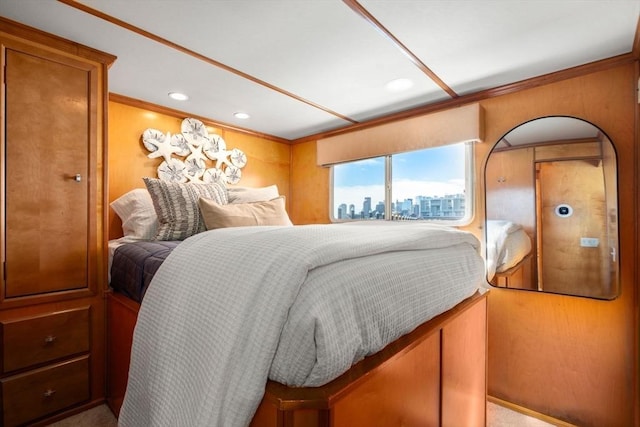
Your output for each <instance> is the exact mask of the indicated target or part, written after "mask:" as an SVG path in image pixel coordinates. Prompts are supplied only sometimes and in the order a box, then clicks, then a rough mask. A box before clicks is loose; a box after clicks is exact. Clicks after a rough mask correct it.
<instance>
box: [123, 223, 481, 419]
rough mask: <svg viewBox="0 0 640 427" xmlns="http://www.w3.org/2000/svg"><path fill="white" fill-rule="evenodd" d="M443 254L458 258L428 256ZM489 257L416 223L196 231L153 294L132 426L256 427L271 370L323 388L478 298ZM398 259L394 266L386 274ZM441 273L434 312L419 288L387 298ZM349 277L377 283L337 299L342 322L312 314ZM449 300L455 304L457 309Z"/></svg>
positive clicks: (130, 393)
mask: <svg viewBox="0 0 640 427" xmlns="http://www.w3.org/2000/svg"><path fill="white" fill-rule="evenodd" d="M439 248H445V249H443V250H444V256H445V258H439V259H441V261H440V262H433V260H429V258H430V256H431V254H433V253H435V252H436V251H435V250H439ZM477 249H478V242H477V240H476V239H475V237H474V236H473V235H471V234H469V233H465V232H460V231H457V230H454V229H449V228H444V227H439V226H431V225H428V224H416V223H412V224H408V225H406V226H398V225H395V224H394V225H391V226H380V225H376V226H375V227H373V228H369V227H363V226H361V225H357V226H349V225H312V226H298V227H246V228H244V227H243V228H230V229H221V230H215V231H210V232H206V233H201V234H199V235H196V236H193V237H191V238H189V239H187V240H185V241H184V242H183V243H181V244H180V245H179V246H178V247H177V248H176V249H175V250H174V251H173V253H172V254H171V255H170V256H169V257H168V258H167V260H166V261H165V262H164V263H163V265H162V266H161V267H160V269H159V270H158V272H157V273H156V276H155V278H154V279H153V282H152V283H151V285H150V286H149V288H148V290H147V293H146V295H145V299H144V301H143V303H142V306H141V309H140V313H139V315H138V321H137V324H136V329H135V333H134V343H133V349H132V354H131V366H130V373H129V383H128V387H127V394H126V397H125V401H124V404H123V406H122V410H121V412H120V418H119V423H120V425H121V426H126V427H129V426H161V425H162V426H225V427H227V426H245V425H248V423H249V422H250V420H251V418H252V416H253V413H254V411H255V409H256V408H257V405H258V404H259V403H260V400H261V398H262V395H263V394H264V387H265V384H266V381H267V377H268V375H271V376H272V378H274V379H276V380H278V381H281V382H288V383H291V384H297V385H317V384H322V383H324V382H327V381H328V380H330V379H332V378H334V377H335V376H337V375H339V374H340V373H341V372H342V371H344V370H345V369H347V368H348V367H349V366H350V365H351V364H352V363H353V362H355V361H357V359H359V358H361V357H364V356H365V355H366V354H369V353H371V352H375V351H377V349H379V348H382V347H384V345H386V343H388V342H390V341H392V340H394V339H395V338H397V337H398V336H400V335H402V334H404V333H406V332H409V331H410V330H412V329H413V328H414V327H415V326H417V325H418V324H420V323H422V322H424V321H425V320H427V319H429V318H431V317H433V316H435V315H437V314H439V313H440V312H442V311H445V310H447V309H448V308H451V307H452V306H453V305H455V304H456V303H457V302H458V301H461V300H462V299H464V298H466V297H468V296H470V295H471V294H473V292H474V291H475V290H476V289H477V287H478V285H479V284H480V282H481V281H482V280H483V276H484V273H483V270H484V267H483V262H482V259H481V258H480V256H479V255H478V253H477ZM456 254H464V256H457V255H456ZM440 256H442V255H440ZM421 260H423V261H424V260H428V261H424V262H421ZM388 262H391V263H392V265H394V266H395V268H394V269H389V268H385V265H387V264H388ZM416 264H417V265H418V267H416ZM461 265H462V266H461ZM416 268H417V269H416ZM429 269H431V270H434V272H435V271H437V272H438V273H439V274H440V275H439V276H437V277H438V279H437V281H442V282H444V283H445V284H446V286H445V288H444V291H443V290H442V288H441V289H440V290H439V291H438V292H437V293H436V294H435V297H433V299H434V300H435V304H434V308H433V309H428V310H421V309H420V307H423V306H429V305H430V304H429V301H427V300H425V298H426V299H429V298H428V297H425V296H424V295H420V294H415V293H414V294H411V293H402V292H400V293H399V295H402V297H401V298H400V299H399V300H397V301H395V302H394V303H392V304H391V306H385V305H382V304H381V301H382V300H384V299H385V298H388V297H389V295H395V294H398V292H397V291H398V290H399V289H400V286H401V284H402V283H408V284H409V287H410V288H411V287H413V288H416V289H418V288H421V287H429V284H428V283H424V282H428V280H427V276H426V274H427V273H424V274H423V271H424V272H426V271H427V270H429ZM358 272H360V273H358ZM363 272H364V273H365V274H364V275H363V274H362V273H363ZM338 277H342V278H343V280H342V282H341V284H349V283H351V284H356V283H367V282H371V284H372V286H370V287H368V288H370V290H369V291H366V290H362V289H361V288H360V287H353V288H354V289H356V290H354V291H353V293H352V295H353V296H354V298H352V299H354V301H346V299H345V298H341V300H340V301H342V303H340V302H339V301H338V302H336V301H331V302H329V303H328V304H331V305H335V304H336V303H337V304H342V305H345V309H344V310H343V311H341V312H340V313H342V314H340V315H338V316H333V315H331V314H330V313H331V311H328V310H324V309H323V308H322V304H320V306H319V307H320V308H316V309H314V310H316V311H315V312H313V313H312V315H311V317H309V316H307V317H306V318H305V316H304V315H303V313H308V312H309V311H313V310H311V309H310V308H309V307H310V306H309V305H305V304H308V302H309V301H310V300H316V299H317V298H318V294H316V293H314V291H313V289H315V288H318V289H321V293H324V294H325V295H331V294H333V293H334V292H333V290H331V288H328V289H324V288H323V286H324V284H326V283H330V284H331V283H334V281H333V280H328V279H336V278H338ZM458 281H460V282H464V285H458V286H456V283H457V282H458ZM385 283H391V284H392V285H390V286H389V287H387V286H385ZM420 283H424V286H419V284H420ZM340 286H342V285H340ZM394 286H396V288H395V289H394ZM366 288H367V287H365V288H363V289H366ZM358 289H359V290H358ZM334 290H335V289H334ZM444 294H453V295H455V298H454V300H451V299H450V300H449V301H445V299H444V298H442V296H443V295H444ZM412 295H413V296H412ZM356 297H357V298H356ZM367 299H368V300H369V301H368V302H367V303H365V302H358V301H359V300H367ZM305 301H306V302H305ZM316 302H317V301H316ZM349 305H351V306H349ZM376 305H377V306H378V309H376V310H373V311H377V312H380V313H382V315H381V316H380V317H377V318H376V319H377V320H374V321H373V323H374V324H373V325H369V326H370V327H367V328H363V329H359V326H358V325H359V322H361V321H363V320H364V322H365V324H369V323H371V318H370V317H367V316H370V315H371V310H370V309H366V308H363V307H370V306H374V307H375V306H376ZM316 306H317V304H316ZM334 308H335V307H334ZM367 310H369V311H367ZM323 316H324V317H327V318H331V319H333V322H331V321H327V320H326V319H323ZM310 318H311V319H313V320H309V319H310ZM305 319H306V320H305ZM308 328H310V330H309V329H308ZM335 329H337V330H338V332H339V333H338V334H337V335H336V334H335V333H333V332H335V331H332V330H335ZM290 331H292V332H293V333H290ZM296 332H297V333H296ZM281 335H282V339H281ZM285 337H287V338H285ZM368 347H370V348H368ZM334 359H336V360H334ZM336 366H337V368H336ZM270 370H271V374H269V372H270Z"/></svg>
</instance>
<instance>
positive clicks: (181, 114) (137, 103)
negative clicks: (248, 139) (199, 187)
mask: <svg viewBox="0 0 640 427" xmlns="http://www.w3.org/2000/svg"><path fill="white" fill-rule="evenodd" d="M109 101H113V102H117V103H120V104H124V105H129V106H131V107H136V108H140V109H143V110H147V111H153V112H154V113H158V114H164V115H167V116H170V117H176V118H178V119H184V118H185V117H193V118H194V119H198V120H200V121H201V122H202V123H204V124H205V125H206V126H212V127H215V128H221V129H224V130H228V131H233V132H238V133H243V134H245V135H251V136H255V137H258V138H262V139H267V140H270V141H275V142H281V143H283V144H291V141H290V140H288V139H284V138H280V137H277V136H273V135H268V134H265V133H260V132H256V131H252V130H251V129H245V128H239V127H236V126H233V125H230V124H227V123H222V122H217V121H214V120H212V119H209V118H206V117H203V116H198V115H195V114H192V113H187V112H185V111H180V110H175V109H173V108H169V107H164V106H162V105H158V104H153V103H151V102H147V101H142V100H140V99H135V98H129V97H128V96H124V95H118V94H116V93H109Z"/></svg>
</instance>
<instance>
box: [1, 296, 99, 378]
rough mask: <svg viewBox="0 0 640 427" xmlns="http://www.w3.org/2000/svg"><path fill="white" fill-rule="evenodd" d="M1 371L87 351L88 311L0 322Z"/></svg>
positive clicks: (83, 308) (13, 369) (80, 309)
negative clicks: (0, 333) (0, 337)
mask: <svg viewBox="0 0 640 427" xmlns="http://www.w3.org/2000/svg"><path fill="white" fill-rule="evenodd" d="M0 327H1V328H2V331H1V332H2V371H3V372H4V373H7V372H11V371H15V370H18V369H21V368H26V367H29V366H32V365H36V364H39V363H43V362H47V361H50V360H55V359H59V358H61V357H65V356H70V355H73V354H78V353H82V352H86V351H89V307H82V308H78V309H74V310H68V311H61V312H57V313H51V314H47V315H44V316H38V317H32V318H29V319H22V320H16V321H3V322H0Z"/></svg>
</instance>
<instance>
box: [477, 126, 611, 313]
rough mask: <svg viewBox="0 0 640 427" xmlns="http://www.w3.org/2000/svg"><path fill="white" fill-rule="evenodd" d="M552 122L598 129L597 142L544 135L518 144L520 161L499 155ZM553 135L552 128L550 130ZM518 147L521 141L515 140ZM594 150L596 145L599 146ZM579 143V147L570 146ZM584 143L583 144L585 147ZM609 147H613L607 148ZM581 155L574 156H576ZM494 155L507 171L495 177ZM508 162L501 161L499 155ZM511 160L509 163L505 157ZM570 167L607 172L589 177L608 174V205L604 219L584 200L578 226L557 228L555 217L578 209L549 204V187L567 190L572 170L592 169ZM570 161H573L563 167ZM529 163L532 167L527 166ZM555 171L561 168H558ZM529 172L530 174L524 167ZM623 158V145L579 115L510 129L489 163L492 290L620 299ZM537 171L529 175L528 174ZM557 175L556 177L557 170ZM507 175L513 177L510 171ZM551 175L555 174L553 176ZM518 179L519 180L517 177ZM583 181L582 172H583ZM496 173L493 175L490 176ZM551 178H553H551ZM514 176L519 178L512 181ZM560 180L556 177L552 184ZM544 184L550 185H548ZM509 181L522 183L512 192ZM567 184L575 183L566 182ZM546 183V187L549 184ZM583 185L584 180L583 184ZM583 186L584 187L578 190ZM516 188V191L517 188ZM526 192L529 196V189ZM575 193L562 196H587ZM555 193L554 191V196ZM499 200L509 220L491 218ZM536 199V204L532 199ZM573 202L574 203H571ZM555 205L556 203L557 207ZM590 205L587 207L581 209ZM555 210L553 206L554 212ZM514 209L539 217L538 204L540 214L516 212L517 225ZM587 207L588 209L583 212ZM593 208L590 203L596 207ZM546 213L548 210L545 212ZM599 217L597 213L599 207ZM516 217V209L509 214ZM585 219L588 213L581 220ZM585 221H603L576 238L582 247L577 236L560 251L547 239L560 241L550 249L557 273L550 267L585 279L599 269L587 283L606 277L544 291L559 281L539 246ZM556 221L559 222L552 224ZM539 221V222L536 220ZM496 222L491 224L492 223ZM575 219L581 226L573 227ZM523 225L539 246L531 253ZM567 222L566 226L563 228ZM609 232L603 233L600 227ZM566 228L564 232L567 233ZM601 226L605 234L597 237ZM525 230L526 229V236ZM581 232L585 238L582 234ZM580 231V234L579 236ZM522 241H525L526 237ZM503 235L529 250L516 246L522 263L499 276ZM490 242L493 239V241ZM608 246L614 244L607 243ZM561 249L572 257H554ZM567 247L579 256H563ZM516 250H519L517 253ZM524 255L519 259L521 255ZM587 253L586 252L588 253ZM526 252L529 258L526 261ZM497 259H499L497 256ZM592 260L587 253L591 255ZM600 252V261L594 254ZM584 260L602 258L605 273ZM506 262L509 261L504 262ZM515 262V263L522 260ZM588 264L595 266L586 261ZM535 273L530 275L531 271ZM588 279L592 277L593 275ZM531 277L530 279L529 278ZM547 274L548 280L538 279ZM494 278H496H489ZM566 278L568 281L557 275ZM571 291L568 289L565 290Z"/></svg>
mask: <svg viewBox="0 0 640 427" xmlns="http://www.w3.org/2000/svg"><path fill="white" fill-rule="evenodd" d="M544 119H559V120H556V122H557V123H561V122H564V123H563V124H565V123H566V124H569V123H570V122H569V120H568V119H571V121H574V120H575V124H579V125H580V126H581V127H586V126H585V125H588V126H589V127H590V128H591V131H592V132H593V133H595V135H596V136H595V137H594V136H589V137H587V136H584V135H583V134H580V135H578V137H577V138H576V137H574V138H567V136H566V135H565V134H556V135H559V137H558V136H554V134H552V133H550V134H549V135H541V136H540V137H539V138H536V139H535V140H531V141H530V142H529V141H528V140H524V143H521V144H516V145H521V150H522V151H520V150H518V153H519V154H518V157H513V156H512V157H513V158H512V159H510V161H506V155H502V154H496V153H500V152H502V153H507V152H515V150H517V149H514V148H511V149H509V148H508V147H507V148H503V149H501V148H500V147H499V145H500V144H501V143H503V142H504V141H507V140H508V137H509V135H511V136H512V138H513V137H515V136H516V135H517V134H514V133H513V132H516V131H517V130H518V129H521V130H522V129H523V127H524V126H526V125H531V124H532V123H534V122H536V125H537V126H539V125H540V124H541V123H542V121H543V120H544ZM543 130H544V131H546V130H547V129H543ZM512 142H513V140H512ZM596 142H597V144H596V145H594V143H596ZM570 144H573V145H570ZM580 144H582V145H580ZM603 144H606V145H603ZM596 147H597V148H598V149H599V154H596V152H595V149H596ZM572 150H573V151H572ZM492 156H494V157H493V159H494V163H495V162H498V161H500V162H501V164H500V166H495V168H498V167H502V168H503V169H504V170H502V171H498V172H497V174H496V173H494V172H495V171H491V170H490V168H493V167H494V166H493V165H492ZM498 156H500V157H498ZM503 157H504V158H505V160H502V158H503ZM569 161H571V162H574V163H586V164H591V166H599V167H600V168H601V171H594V172H589V173H590V174H591V176H596V175H598V174H600V176H602V188H601V189H600V188H599V189H598V190H599V191H600V190H601V193H602V194H601V196H602V197H601V199H602V200H601V202H602V203H604V204H603V205H600V208H601V212H599V215H591V213H590V212H591V209H589V211H588V212H587V211H586V210H585V208H584V206H585V205H584V202H577V203H578V204H577V205H575V206H576V208H577V210H576V216H575V217H573V219H572V220H570V221H565V222H564V223H563V222H562V220H560V222H557V221H556V223H555V225H554V222H553V221H554V220H555V219H554V218H555V217H557V218H569V217H571V216H572V215H573V213H574V209H573V208H572V207H571V203H558V201H557V196H554V197H555V198H556V200H555V201H554V197H551V198H549V197H547V198H546V199H544V200H543V199H542V198H541V197H542V196H541V195H544V194H545V193H544V192H543V191H541V188H544V189H548V188H549V189H550V188H553V187H554V186H551V185H549V182H554V183H555V182H562V183H563V185H565V186H568V185H570V184H569V183H570V182H571V181H568V179H569V178H566V175H571V174H572V173H573V172H571V173H570V172H568V170H569V169H570V167H572V168H576V169H571V170H576V171H577V170H580V171H582V172H581V173H585V171H587V172H588V170H587V169H584V167H583V168H582V169H580V166H579V165H577V164H576V165H572V164H570V163H568V162H569ZM560 162H567V163H560ZM523 165H524V166H523ZM560 165H562V166H567V168H559V167H558V166H560ZM552 166H555V169H554V167H552ZM523 167H524V169H523ZM617 167H618V153H617V150H616V148H615V145H614V144H613V142H612V141H611V139H610V138H609V136H608V135H607V134H606V132H604V131H603V130H602V129H601V128H600V127H598V126H596V125H595V124H593V123H591V122H589V121H588V120H584V119H581V118H579V117H574V116H564V115H549V116H543V117H536V118H533V119H531V120H527V121H525V122H523V123H520V124H518V125H516V126H514V127H513V128H511V129H510V130H509V131H507V132H506V133H505V134H504V135H502V136H501V137H500V138H499V139H498V141H496V142H495V143H494V144H493V146H492V147H491V149H490V150H489V152H488V154H487V157H486V160H485V164H484V175H483V178H484V196H485V206H484V211H485V218H484V244H485V245H484V252H485V253H484V255H485V260H486V261H487V277H486V279H487V281H488V282H489V284H490V285H491V286H492V287H499V288H507V289H518V290H529V291H534V292H545V293H553V294H561V295H571V296H578V297H585V298H596V299H600V300H613V299H615V298H617V297H618V296H619V294H620V277H619V276H620V261H619V258H620V257H619V242H620V230H619V226H618V220H619V200H618V194H619V192H618V186H619V180H618V171H617ZM526 168H529V169H526ZM563 169H567V171H564V172H563ZM554 170H555V172H554ZM504 171H506V174H503V173H502V172H504ZM549 171H551V172H549ZM527 173H530V174H531V175H530V176H529V177H527V176H526V174H527ZM509 174H511V175H509ZM575 174H576V175H575V177H578V176H580V175H577V172H575ZM490 175H491V176H490ZM518 175H520V176H524V177H525V179H524V181H520V182H518ZM545 177H546V178H545ZM512 178H513V179H512ZM552 178H554V179H552ZM543 179H546V181H545V180H543ZM507 180H509V181H511V180H513V182H514V185H515V186H514V187H513V189H511V191H510V190H509V187H504V185H506V182H507ZM565 180H567V181H565ZM542 182H544V183H545V184H544V186H542V185H541V183H542ZM575 182H579V181H575ZM591 182H594V183H596V187H598V186H600V184H599V183H597V182H596V181H591ZM498 186H503V188H502V189H501V190H498V189H497V187H498ZM575 188H578V187H575ZM514 189H515V190H514ZM522 189H524V191H522ZM573 189H574V187H569V189H566V188H565V189H564V190H562V191H560V190H558V193H562V194H564V195H565V196H566V195H567V194H575V195H578V194H584V193H580V192H579V191H573V192H572V191H571V190H573ZM500 191H502V192H503V194H502V195H500V196H498V194H499V193H500ZM547 193H549V194H550V193H551V191H550V190H548V191H547ZM492 196H493V197H494V199H495V200H500V201H501V203H495V205H497V207H496V209H497V210H500V209H501V206H502V211H501V214H499V215H493V214H492V215H490V211H491V209H492V208H493V205H494V203H493V202H494V201H492V200H490V199H491V197H492ZM532 198H533V199H532ZM570 199H571V198H570ZM552 201H553V202H554V203H551V202H552ZM581 203H582V204H581ZM551 205H553V206H551ZM507 206H509V207H511V206H520V207H528V210H529V211H531V210H532V209H531V206H533V213H531V212H529V213H527V212H525V209H522V212H524V213H523V214H522V215H525V216H526V218H527V221H521V220H520V221H519V220H518V214H515V215H514V217H515V221H511V220H512V219H514V218H509V216H510V215H508V214H507V213H506V211H507V210H506V209H505V207H507ZM581 206H582V207H581ZM590 206H591V205H590V204H589V205H587V207H590ZM550 208H553V209H555V210H554V211H552V212H553V213H554V214H555V215H553V214H551V213H550V211H549V209H550ZM543 209H544V210H543ZM593 210H594V211H596V210H597V209H593ZM509 212H510V211H509ZM579 215H582V217H580V216H579ZM585 215H588V216H587V218H591V217H592V216H593V217H594V219H593V221H596V219H595V217H597V218H598V221H600V222H597V223H594V226H591V227H586V228H588V231H587V232H585V231H584V228H585V227H582V228H583V230H581V231H580V232H579V235H580V237H576V236H573V238H576V239H579V240H578V241H577V245H576V244H575V242H574V240H573V238H572V239H571V240H567V239H566V238H564V241H560V240H556V242H560V243H557V244H556V245H555V246H554V244H553V242H554V240H553V239H552V238H551V237H548V238H547V239H546V241H551V242H552V243H550V244H547V245H546V246H545V249H544V250H545V251H546V252H547V253H550V254H551V255H548V256H547V258H546V264H545V265H548V264H551V265H552V268H549V269H548V270H549V271H554V268H555V270H556V271H562V270H561V269H562V268H566V270H565V271H573V272H576V274H578V273H579V274H582V272H584V271H591V276H588V275H586V276H585V277H587V278H588V277H592V278H593V277H595V276H594V274H597V275H599V276H600V278H599V279H593V280H582V279H574V278H573V276H571V277H569V278H568V279H567V280H566V282H567V283H568V281H572V283H571V284H568V285H566V286H567V287H566V288H564V289H563V288H562V286H563V285H561V282H562V280H557V282H558V283H557V285H554V284H551V285H547V286H548V289H547V290H545V289H544V285H543V284H542V283H543V280H540V279H542V278H545V279H546V280H547V281H548V283H552V282H553V280H549V278H550V277H552V276H551V275H550V274H546V273H545V271H544V270H543V268H542V267H540V268H539V267H538V266H539V265H540V264H544V263H542V262H539V259H540V260H545V258H542V256H543V254H544V252H543V245H542V244H538V242H543V240H542V234H541V233H542V230H543V229H544V230H548V231H547V234H548V236H550V234H549V233H550V231H551V230H554V228H555V230H563V234H564V231H568V232H570V230H572V229H573V230H576V227H575V226H574V227H573V228H566V227H565V225H566V224H571V223H573V224H578V225H580V226H583V224H584V220H582V219H581V220H580V221H579V222H578V221H576V218H585ZM543 217H544V218H545V223H544V224H545V225H544V227H543V226H542V223H541V221H542V218H543ZM552 217H554V218H552ZM531 218H533V219H531ZM492 219H496V220H499V221H493V220H492ZM490 221H491V223H490ZM572 221H573V222H572ZM519 222H522V223H527V224H526V225H527V226H526V228H527V230H526V231H525V232H526V234H527V235H528V236H529V238H530V240H531V241H530V244H531V248H530V250H529V251H528V253H526V252H527V251H526V245H525V243H526V242H525V240H526V239H525V238H524V237H522V233H523V231H522V229H523V228H525V227H522V226H520V227H518V225H519ZM558 224H560V225H558ZM600 225H601V226H603V228H604V230H603V228H600V227H597V226H600ZM560 227H563V228H560ZM594 227H595V228H596V229H597V230H598V231H599V234H598V233H595V232H594V231H593V230H594ZM518 229H520V230H518ZM575 233H578V231H576V232H575ZM575 233H574V234H575ZM590 233H593V234H595V235H594V236H593V237H592V236H591V235H589V234H590ZM555 234H556V235H558V237H557V238H556V239H559V238H560V236H559V233H555ZM582 234H587V235H586V236H582ZM518 235H520V236H518ZM495 236H500V238H499V239H498V240H497V241H504V240H506V238H505V236H508V237H509V241H510V242H516V241H519V242H521V243H522V244H523V246H522V250H519V249H517V248H518V246H513V248H511V247H509V249H512V250H511V254H512V255H517V257H522V258H521V259H519V260H517V259H516V261H518V262H517V263H516V264H515V265H513V266H510V264H509V263H507V264H502V265H503V266H505V267H507V268H506V269H505V270H500V271H499V272H498V273H499V274H498V275H493V272H495V270H497V269H498V268H496V266H495V264H496V259H497V258H499V257H498V254H503V252H501V251H499V250H497V249H496V248H497V246H498V244H497V243H495V242H496V240H495V239H493V237H495ZM490 237H492V239H491V242H490V239H489V238H490ZM605 240H606V244H605ZM567 241H569V242H573V243H569V244H568V246H567V245H565V242H567ZM556 247H558V248H559V249H558V250H559V251H560V252H558V253H561V254H566V253H568V254H569V255H567V257H559V256H557V255H556V256H555V257H554V256H553V255H554V254H553V252H554V250H555V249H554V248H556ZM562 247H570V248H572V249H571V251H573V252H575V254H573V255H572V254H571V253H569V252H561V248H562ZM575 247H579V249H575ZM597 247H599V248H600V250H599V251H598V253H597V254H595V251H594V250H593V248H597ZM514 248H515V249H514ZM519 251H520V253H519V254H518V253H517V252H519ZM580 251H582V254H583V255H579V253H580ZM585 251H586V252H585ZM541 252H543V254H541ZM523 253H524V255H523ZM490 254H494V256H493V258H492V257H491V255H490ZM584 254H587V255H586V256H585V255H584ZM594 254H595V255H594ZM565 258H566V259H567V262H565V265H561V264H562V261H560V262H558V263H557V264H558V265H554V261H553V260H555V259H560V260H563V259H565ZM582 258H585V260H586V259H589V260H591V261H590V262H591V266H592V267H593V264H594V262H595V261H593V260H595V259H598V260H599V261H600V262H599V264H597V269H596V270H597V273H595V271H596V270H594V269H591V270H587V269H586V268H585V267H584V266H580V265H579V264H577V263H579V262H580V261H579V260H581V259H582ZM500 259H501V258H500ZM571 259H575V261H569V260H571ZM607 259H608V260H609V262H606V263H603V261H606V260H607ZM514 262H515V261H514ZM569 262H574V264H573V265H570V266H568V263H569ZM585 262H587V261H585ZM527 269H528V270H527ZM585 274H586V273H585ZM527 275H529V276H528V277H529V278H528V279H527ZM538 275H540V278H538ZM489 276H492V277H489ZM555 277H560V276H555ZM587 282H589V283H590V284H594V286H593V287H594V288H595V289H594V291H593V292H590V291H589V290H588V288H584V291H583V288H582V287H581V286H580V287H578V286H576V284H582V283H587ZM597 283H605V284H607V283H608V285H609V286H602V287H601V289H602V292H601V293H600V292H599V289H600V287H597V285H596V284H597ZM565 289H566V290H565Z"/></svg>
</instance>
